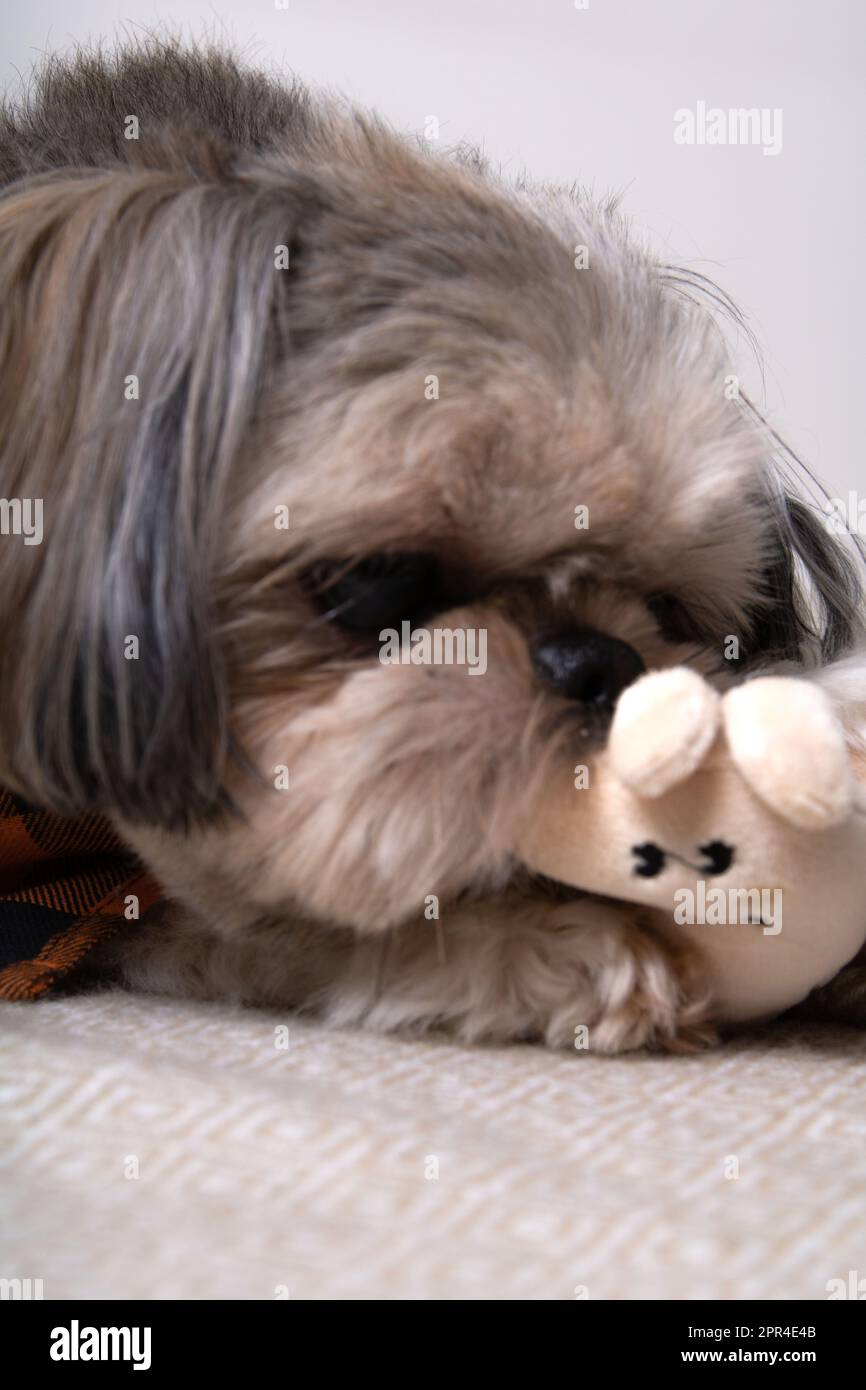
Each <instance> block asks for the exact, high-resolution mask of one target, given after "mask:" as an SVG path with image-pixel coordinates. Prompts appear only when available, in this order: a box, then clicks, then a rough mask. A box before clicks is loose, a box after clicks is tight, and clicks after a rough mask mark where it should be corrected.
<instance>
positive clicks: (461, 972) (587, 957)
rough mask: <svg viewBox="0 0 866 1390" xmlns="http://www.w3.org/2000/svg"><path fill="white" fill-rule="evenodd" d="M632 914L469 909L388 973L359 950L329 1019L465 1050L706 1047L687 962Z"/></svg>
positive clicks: (517, 905) (581, 906)
mask: <svg viewBox="0 0 866 1390" xmlns="http://www.w3.org/2000/svg"><path fill="white" fill-rule="evenodd" d="M635 914H636V909H634V908H630V907H626V906H622V907H618V906H615V905H613V904H609V903H601V902H598V901H597V900H593V899H590V898H587V899H581V900H576V901H573V902H568V903H558V904H555V905H554V904H550V903H538V902H532V901H530V900H527V899H523V900H521V899H519V898H509V899H507V900H489V901H485V902H479V903H475V904H471V905H470V904H466V905H465V906H462V907H461V908H459V909H458V910H456V911H454V912H452V913H449V915H448V919H447V925H446V924H445V923H444V922H443V923H442V924H439V925H440V926H441V927H442V935H441V941H440V942H439V944H438V945H434V942H433V938H432V936H431V935H430V934H423V935H422V934H419V933H418V931H417V929H415V930H412V931H407V932H403V933H397V934H396V936H395V937H394V938H393V939H392V942H391V947H390V949H389V952H388V959H387V965H386V967H385V968H382V969H379V968H377V967H376V966H375V964H374V963H373V957H372V956H371V955H370V953H371V952H372V951H373V950H374V949H376V950H378V949H379V948H378V947H375V946H374V944H373V943H366V942H365V943H361V949H360V951H359V953H358V954H356V956H355V970H354V972H353V978H352V979H351V980H350V979H348V978H346V977H344V978H343V979H342V980H340V981H339V983H338V987H337V988H336V989H335V990H334V991H333V993H332V994H331V996H330V998H329V1001H328V1007H327V1012H328V1014H329V1015H330V1016H331V1017H332V1018H334V1019H335V1020H336V1021H338V1022H341V1023H360V1022H362V1023H364V1024H365V1025H366V1026H368V1027H373V1028H375V1029H377V1030H385V1031H390V1030H392V1029H408V1030H409V1031H412V1032H421V1031H424V1030H426V1029H428V1028H435V1029H439V1028H444V1029H445V1030H447V1031H448V1032H451V1033H453V1034H455V1035H456V1036H457V1037H460V1038H462V1039H463V1040H464V1041H466V1042H481V1041H486V1042H509V1041H513V1040H517V1039H541V1040H543V1041H544V1042H546V1043H547V1045H548V1046H550V1047H555V1048H568V1049H575V1050H577V1051H583V1050H588V1051H593V1052H603V1053H616V1052H626V1051H630V1050H632V1049H635V1048H641V1047H653V1048H663V1049H666V1050H675V1051H676V1050H691V1049H694V1048H696V1047H700V1046H706V1045H707V1044H709V1043H710V1042H712V1041H713V1040H714V1033H713V1030H712V1028H711V1027H710V1026H709V1023H708V1017H709V1015H708V994H707V990H706V987H705V985H704V982H703V979H702V977H701V976H700V975H699V973H698V968H697V966H696V964H695V963H694V959H693V958H692V957H691V956H690V955H686V954H685V953H681V954H680V953H677V952H675V951H674V950H673V949H672V948H671V947H670V946H669V945H667V944H666V943H665V942H664V941H662V940H661V939H659V938H658V937H656V936H655V935H654V934H653V933H651V932H650V931H648V930H646V929H645V928H644V927H642V926H639V925H637V923H636V921H635ZM374 978H375V979H376V995H375V999H374V1000H373V1001H372V1002H371V998H370V988H371V982H372V980H373V979H374Z"/></svg>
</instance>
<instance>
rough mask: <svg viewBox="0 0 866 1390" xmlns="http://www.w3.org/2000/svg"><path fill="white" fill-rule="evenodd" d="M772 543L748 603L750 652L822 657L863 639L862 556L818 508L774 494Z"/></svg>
mask: <svg viewBox="0 0 866 1390" xmlns="http://www.w3.org/2000/svg"><path fill="white" fill-rule="evenodd" d="M769 505H770V507H771V509H772V527H771V534H772V536H773V543H772V545H773V548H772V551H771V553H770V555H769V557H768V563H767V565H766V569H765V573H764V581H763V584H762V595H761V601H760V603H759V604H757V605H756V606H755V608H754V611H753V626H752V636H751V643H750V649H749V657H750V659H752V660H755V661H757V662H760V663H762V664H763V663H766V662H770V661H794V662H797V661H800V660H802V659H803V658H804V656H806V655H807V654H808V651H809V650H811V651H812V653H813V655H814V656H816V657H818V658H819V659H820V661H821V662H823V663H826V662H829V661H832V660H834V658H836V657H839V656H842V655H843V654H844V653H845V652H846V651H848V650H849V649H850V648H851V647H852V646H854V644H855V643H856V642H857V641H858V640H862V635H863V634H862V624H863V577H862V556H861V555H860V554H859V552H858V551H857V550H856V549H852V550H850V551H849V550H848V549H846V548H845V547H844V546H843V545H842V543H841V541H840V540H839V539H838V538H837V536H835V535H834V534H833V532H832V530H831V528H830V526H829V524H828V515H822V514H821V513H820V512H819V511H817V510H816V509H815V508H813V507H810V506H809V505H808V504H807V503H806V502H805V501H803V500H802V499H801V498H799V497H796V496H794V495H793V494H790V493H780V494H778V495H774V496H773V497H772V498H771V500H770V502H769Z"/></svg>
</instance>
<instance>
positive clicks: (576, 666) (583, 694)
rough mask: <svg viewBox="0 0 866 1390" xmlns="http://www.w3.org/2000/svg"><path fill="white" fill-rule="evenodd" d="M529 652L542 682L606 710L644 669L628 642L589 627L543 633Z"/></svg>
mask: <svg viewBox="0 0 866 1390" xmlns="http://www.w3.org/2000/svg"><path fill="white" fill-rule="evenodd" d="M532 656H533V661H534V663H535V669H536V671H537V672H538V675H539V676H540V677H541V679H542V680H543V681H544V683H545V685H549V686H550V687H551V689H553V690H555V691H556V693H557V694H558V695H564V696H565V697H566V699H568V700H579V701H580V703H581V704H583V705H587V706H589V707H590V708H592V709H596V710H599V711H601V712H603V713H605V714H609V713H610V712H611V711H612V710H613V707H614V705H615V704H616V702H617V698H618V696H619V695H620V693H621V691H623V690H625V688H626V686H627V685H631V683H632V681H634V680H637V678H638V676H640V675H641V674H642V673H643V671H644V670H645V669H646V668H645V667H644V663H643V660H642V659H641V657H640V655H639V654H638V653H637V652H636V651H635V649H634V647H630V646H629V644H628V642H622V641H620V639H619V638H618V637H608V636H607V634H606V633H604V632H596V631H595V629H594V628H590V627H585V628H575V629H572V631H570V632H564V633H561V634H559V635H557V636H555V637H546V638H544V639H543V640H542V641H541V642H539V643H538V644H537V646H536V647H535V648H534V650H533V653H532Z"/></svg>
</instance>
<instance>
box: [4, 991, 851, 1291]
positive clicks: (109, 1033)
mask: <svg viewBox="0 0 866 1390" xmlns="http://www.w3.org/2000/svg"><path fill="white" fill-rule="evenodd" d="M285 1027H288V1047H287V1048H285V1047H284V1046H282V1044H283V1043H284V1042H285V1041H286V1038H285V1032H284V1031H279V1030H281V1029H283V1030H284V1028H285ZM0 1047H2V1053H3V1059H2V1063H0V1077H2V1081H0V1086H2V1092H3V1108H2V1128H3V1132H2V1138H0V1145H2V1148H0V1152H2V1167H3V1171H2V1174H0V1194H2V1195H0V1205H2V1211H0V1222H2V1246H0V1276H2V1277H6V1278H14V1277H20V1278H31V1279H36V1278H41V1279H42V1280H43V1285H44V1296H45V1298H54V1297H84V1298H100V1297H120V1298H266V1299H269V1298H274V1297H275V1296H288V1297H290V1298H316V1299H332V1298H333V1299H344V1298H385V1299H404V1298H410V1299H411V1298H424V1299H428V1298H490V1299H525V1298H529V1299H536V1298H542V1299H573V1298H575V1297H576V1296H583V1297H589V1298H594V1299H602V1298H603V1299H610V1298H613V1299H624V1298H644V1297H656V1298H658V1297H661V1298H675V1299H691V1298H704V1297H710V1298H724V1299H727V1298H762V1299H774V1298H789V1297H804V1298H811V1299H822V1298H826V1296H827V1281H828V1280H830V1279H833V1278H847V1276H848V1271H849V1270H856V1271H858V1273H859V1275H860V1277H864V1276H866V1067H864V1062H866V1035H864V1034H861V1033H856V1032H853V1031H848V1030H841V1029H840V1030H838V1031H837V1030H832V1029H827V1028H820V1027H815V1028H810V1029H809V1030H808V1031H804V1030H803V1029H797V1028H792V1027H791V1026H789V1025H777V1026H776V1027H774V1028H770V1029H767V1030H765V1031H764V1032H761V1033H754V1034H751V1035H749V1036H748V1037H745V1038H743V1039H741V1040H739V1041H738V1042H736V1043H734V1044H729V1045H728V1046H726V1047H724V1048H720V1049H719V1050H717V1051H714V1052H711V1053H708V1054H705V1055H702V1056H697V1057H687V1058H665V1057H647V1056H633V1057H626V1058H621V1059H616V1060H610V1059H606V1058H596V1057H592V1056H589V1055H587V1054H585V1053H581V1054H577V1055H569V1056H554V1055H551V1054H549V1053H546V1052H544V1051H542V1050H540V1049H535V1048H530V1047H514V1048H507V1049H496V1050H482V1049H466V1048H463V1047H457V1046H453V1045H451V1044H449V1043H447V1042H444V1041H423V1042H415V1041H404V1040H396V1039H393V1038H378V1037H374V1036H369V1035H365V1034H363V1033H354V1032H329V1031H327V1030H326V1029H324V1028H321V1027H318V1026H316V1025H314V1024H311V1023H299V1022H297V1021H294V1020H292V1019H291V1018H288V1017H286V1018H283V1017H280V1016H277V1015H273V1014H260V1013H254V1012H246V1013H241V1012H238V1011H235V1010H230V1009H227V1008H223V1007H217V1006H213V1007H210V1006H201V1005H193V1004H186V1003H183V1004H180V1003H175V1002H167V1001H162V1000H153V999H142V998H133V997H131V996H127V995H120V994H113V993H112V994H102V995H94V996H90V997H86V998H79V999H70V1000H65V1001H64V1000H56V1001H49V1002H45V1003H41V1004H25V1005H4V1006H3V1007H2V1009H0ZM737 1172H738V1174H739V1176H734V1174H735V1173H737ZM136 1173H137V1176H135V1174H136Z"/></svg>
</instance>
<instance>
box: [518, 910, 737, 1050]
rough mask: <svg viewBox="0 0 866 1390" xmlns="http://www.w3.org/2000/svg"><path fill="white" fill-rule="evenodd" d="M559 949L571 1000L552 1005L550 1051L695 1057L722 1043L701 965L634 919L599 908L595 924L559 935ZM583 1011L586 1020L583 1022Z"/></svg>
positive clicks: (561, 975) (564, 989)
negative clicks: (647, 1050) (643, 1052)
mask: <svg viewBox="0 0 866 1390" xmlns="http://www.w3.org/2000/svg"><path fill="white" fill-rule="evenodd" d="M588 906H589V905H586V906H585V907H584V908H583V912H584V914H586V913H587V907H588ZM554 942H555V944H552V951H553V955H554V956H557V957H558V956H559V955H560V953H561V959H559V960H556V961H555V967H556V970H557V973H558V974H559V978H560V981H561V983H560V990H561V992H562V994H563V996H564V997H562V998H561V999H559V1000H557V1001H551V1002H552V1007H551V1008H550V1012H549V1015H548V1017H547V1019H546V1023H545V1028H544V1037H545V1041H546V1042H547V1043H548V1045H549V1046H552V1047H563V1046H569V1045H571V1046H574V1047H580V1046H581V1043H582V1045H583V1046H584V1047H586V1048H587V1049H588V1050H589V1051H592V1052H602V1053H618V1052H630V1051H633V1050H635V1049H637V1048H653V1049H659V1050H664V1051H675V1052H690V1051H695V1050H697V1049H698V1048H701V1047H706V1046H709V1045H710V1044H711V1043H712V1042H714V1041H715V1037H716V1035H715V1030H714V1028H713V1027H712V1025H711V1023H710V1022H709V996H708V991H707V989H706V988H705V986H704V984H703V981H702V978H701V975H700V970H699V967H698V965H697V963H696V961H695V960H694V958H693V957H692V956H691V955H689V954H687V953H675V952H674V951H672V950H671V948H670V947H669V946H667V945H666V944H665V943H663V942H661V941H660V940H659V939H658V938H657V937H656V936H654V935H653V934H652V933H651V932H650V931H648V930H646V929H645V928H643V927H642V926H640V925H638V924H637V923H636V922H635V921H634V920H633V918H632V915H631V913H630V912H628V913H625V912H622V911H620V910H618V909H613V908H608V907H606V906H602V905H598V906H597V907H595V908H594V910H593V913H592V920H584V921H583V922H582V923H580V924H579V925H572V924H569V925H568V926H563V927H561V928H558V929H557V930H556V931H555V932H554ZM550 949H551V947H548V950H550ZM581 1008H582V1009H583V1012H584V1014H585V1017H584V1018H583V1019H582V1020H581V1021H580V1022H578V1021H577V1020H576V1014H577V1012H578V1011H579V1010H580V1009H581ZM578 1029H581V1031H580V1032H579V1031H578Z"/></svg>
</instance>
